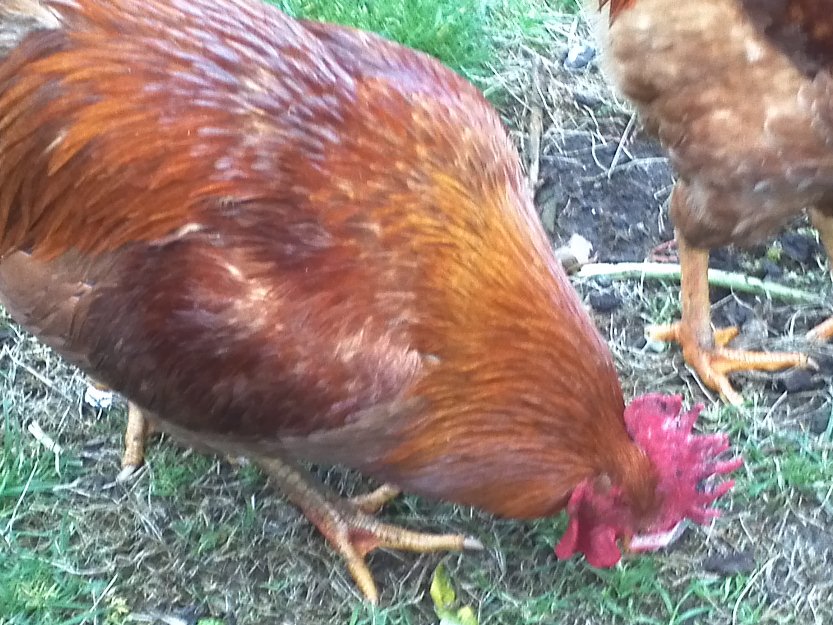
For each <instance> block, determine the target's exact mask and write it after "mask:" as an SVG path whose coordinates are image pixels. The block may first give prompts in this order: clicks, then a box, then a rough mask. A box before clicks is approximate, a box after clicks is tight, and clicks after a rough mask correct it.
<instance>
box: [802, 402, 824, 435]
mask: <svg viewBox="0 0 833 625" xmlns="http://www.w3.org/2000/svg"><path fill="white" fill-rule="evenodd" d="M802 420H803V421H804V423H806V424H807V429H808V430H809V431H810V433H811V434H815V435H816V436H819V435H821V434H824V433H825V432H827V428H828V426H829V425H830V409H829V408H822V409H821V410H816V411H814V412H811V413H810V414H808V415H807V416H806V417H804V418H803V419H802Z"/></svg>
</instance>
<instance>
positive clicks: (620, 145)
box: [607, 113, 636, 180]
mask: <svg viewBox="0 0 833 625" xmlns="http://www.w3.org/2000/svg"><path fill="white" fill-rule="evenodd" d="M635 125H636V113H633V114H632V115H631V118H630V119H629V120H628V125H627V126H625V130H624V131H623V132H622V136H621V137H620V138H619V143H618V144H617V145H616V152H614V153H613V158H612V159H611V161H610V167H608V168H607V178H608V180H610V178H611V177H612V176H613V170H614V169H616V165H617V164H618V163H619V159H620V158H621V157H622V152H623V151H624V150H625V142H626V141H627V140H628V139H629V138H630V134H631V131H632V130H633V127H634V126H635Z"/></svg>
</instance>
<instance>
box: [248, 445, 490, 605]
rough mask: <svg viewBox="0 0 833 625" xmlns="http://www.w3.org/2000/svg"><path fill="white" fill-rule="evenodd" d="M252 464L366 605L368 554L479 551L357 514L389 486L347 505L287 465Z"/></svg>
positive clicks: (473, 544)
mask: <svg viewBox="0 0 833 625" xmlns="http://www.w3.org/2000/svg"><path fill="white" fill-rule="evenodd" d="M256 460H257V463H258V464H259V465H260V466H261V467H262V468H263V469H264V471H266V472H267V473H268V474H269V476H270V477H271V478H272V479H273V480H274V481H275V482H276V483H277V484H278V485H279V486H280V488H281V490H282V491H283V492H284V494H285V495H286V496H287V497H288V498H289V499H290V500H291V501H292V503H294V504H295V505H296V506H298V507H299V508H300V509H301V510H302V511H303V513H304V515H306V517H307V518H308V519H309V520H310V521H311V522H312V523H313V524H314V525H315V526H316V527H317V528H318V530H319V531H320V532H321V533H322V534H323V535H324V537H325V538H326V539H327V540H328V541H329V542H330V545H331V547H332V548H333V549H335V550H336V551H337V552H338V553H339V554H340V555H341V557H342V558H344V560H345V562H346V563H347V568H348V570H349V571H350V574H351V575H352V576H353V579H354V580H355V582H356V586H358V588H359V590H360V591H361V592H362V593H363V594H364V596H365V597H367V600H368V601H370V602H371V603H376V602H377V601H378V599H379V593H378V591H377V589H376V583H375V582H374V581H373V576H372V575H371V573H370V569H369V568H368V567H367V563H366V562H365V561H364V557H365V556H366V555H367V554H368V553H369V552H371V551H373V550H374V549H378V548H388V549H401V550H403V551H415V552H429V551H461V550H463V549H482V548H483V545H482V544H481V543H480V541H478V540H477V539H475V538H470V537H467V536H463V535H460V534H445V535H436V534H427V533H422V532H413V531H410V530H406V529H403V528H401V527H397V526H395V525H388V524H387V523H382V522H380V521H378V520H377V519H375V518H374V517H373V516H371V515H370V514H368V513H366V512H364V511H363V509H375V508H378V507H379V506H380V505H382V504H383V503H384V502H385V501H388V500H390V499H391V498H392V497H393V496H395V494H396V493H398V491H396V489H395V488H393V487H391V486H387V485H385V486H383V487H382V488H380V489H377V490H376V491H374V492H373V493H370V494H369V495H367V496H365V497H359V498H356V499H354V500H353V501H350V500H343V499H339V498H337V497H335V496H334V495H333V494H331V493H329V492H327V491H326V490H325V489H324V487H323V486H322V485H320V484H317V483H316V482H315V481H314V479H313V478H312V476H310V475H309V474H307V473H306V472H305V471H303V470H302V469H300V468H298V467H296V466H294V465H292V464H289V463H287V462H284V461H282V460H279V459H277V458H257V459H256ZM394 491H396V493H394ZM354 502H358V503H354Z"/></svg>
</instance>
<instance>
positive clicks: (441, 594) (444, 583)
mask: <svg viewBox="0 0 833 625" xmlns="http://www.w3.org/2000/svg"><path fill="white" fill-rule="evenodd" d="M431 599H432V600H433V601H434V611H435V612H436V613H437V616H439V617H442V616H443V615H442V614H440V612H446V611H448V610H450V609H451V608H452V606H453V605H454V601H455V600H456V599H457V595H456V593H455V592H454V588H453V587H452V586H451V578H449V576H448V572H447V571H446V570H445V567H444V566H443V565H442V564H438V565H437V568H436V569H434V576H433V578H432V579H431Z"/></svg>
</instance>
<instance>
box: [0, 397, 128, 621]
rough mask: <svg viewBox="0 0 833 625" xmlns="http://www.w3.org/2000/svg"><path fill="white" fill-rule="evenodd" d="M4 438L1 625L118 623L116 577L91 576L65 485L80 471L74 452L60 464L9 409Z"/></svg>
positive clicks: (6, 405)
mask: <svg viewBox="0 0 833 625" xmlns="http://www.w3.org/2000/svg"><path fill="white" fill-rule="evenodd" d="M2 409H3V415H2V426H3V427H2V430H0V433H2V439H0V625H41V624H45V625H73V624H75V623H81V622H89V621H90V620H92V619H93V618H98V619H99V620H102V619H105V618H107V619H109V620H108V621H107V622H108V623H116V622H117V621H116V620H113V619H114V617H115V616H116V615H117V614H118V610H116V609H114V608H113V607H112V604H111V602H110V601H109V600H107V601H103V602H102V598H103V593H104V591H105V589H107V587H108V584H109V580H108V578H106V577H102V576H98V575H95V574H90V573H89V572H86V571H83V568H84V567H83V564H82V559H81V558H80V557H79V554H78V552H77V544H78V543H79V542H80V541H79V536H78V529H77V527H76V526H75V524H74V522H73V520H72V515H71V514H70V510H69V508H68V507H67V504H66V500H65V499H64V498H63V497H62V496H61V494H60V490H58V488H59V487H60V486H62V485H65V484H67V483H69V482H71V481H72V480H73V479H74V477H76V476H77V475H78V474H79V471H80V465H79V463H78V462H77V461H76V460H74V459H73V458H72V455H71V454H62V455H61V456H60V457H59V458H58V459H57V462H56V458H55V456H54V455H53V454H52V452H50V451H47V450H46V449H44V448H43V447H42V446H41V445H39V444H38V443H36V442H35V440H34V439H33V438H32V437H31V436H29V435H28V433H26V432H25V431H24V430H23V429H22V427H21V419H20V418H19V415H16V414H13V410H14V409H13V407H12V406H11V405H10V402H8V401H4V402H3V405H2Z"/></svg>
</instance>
